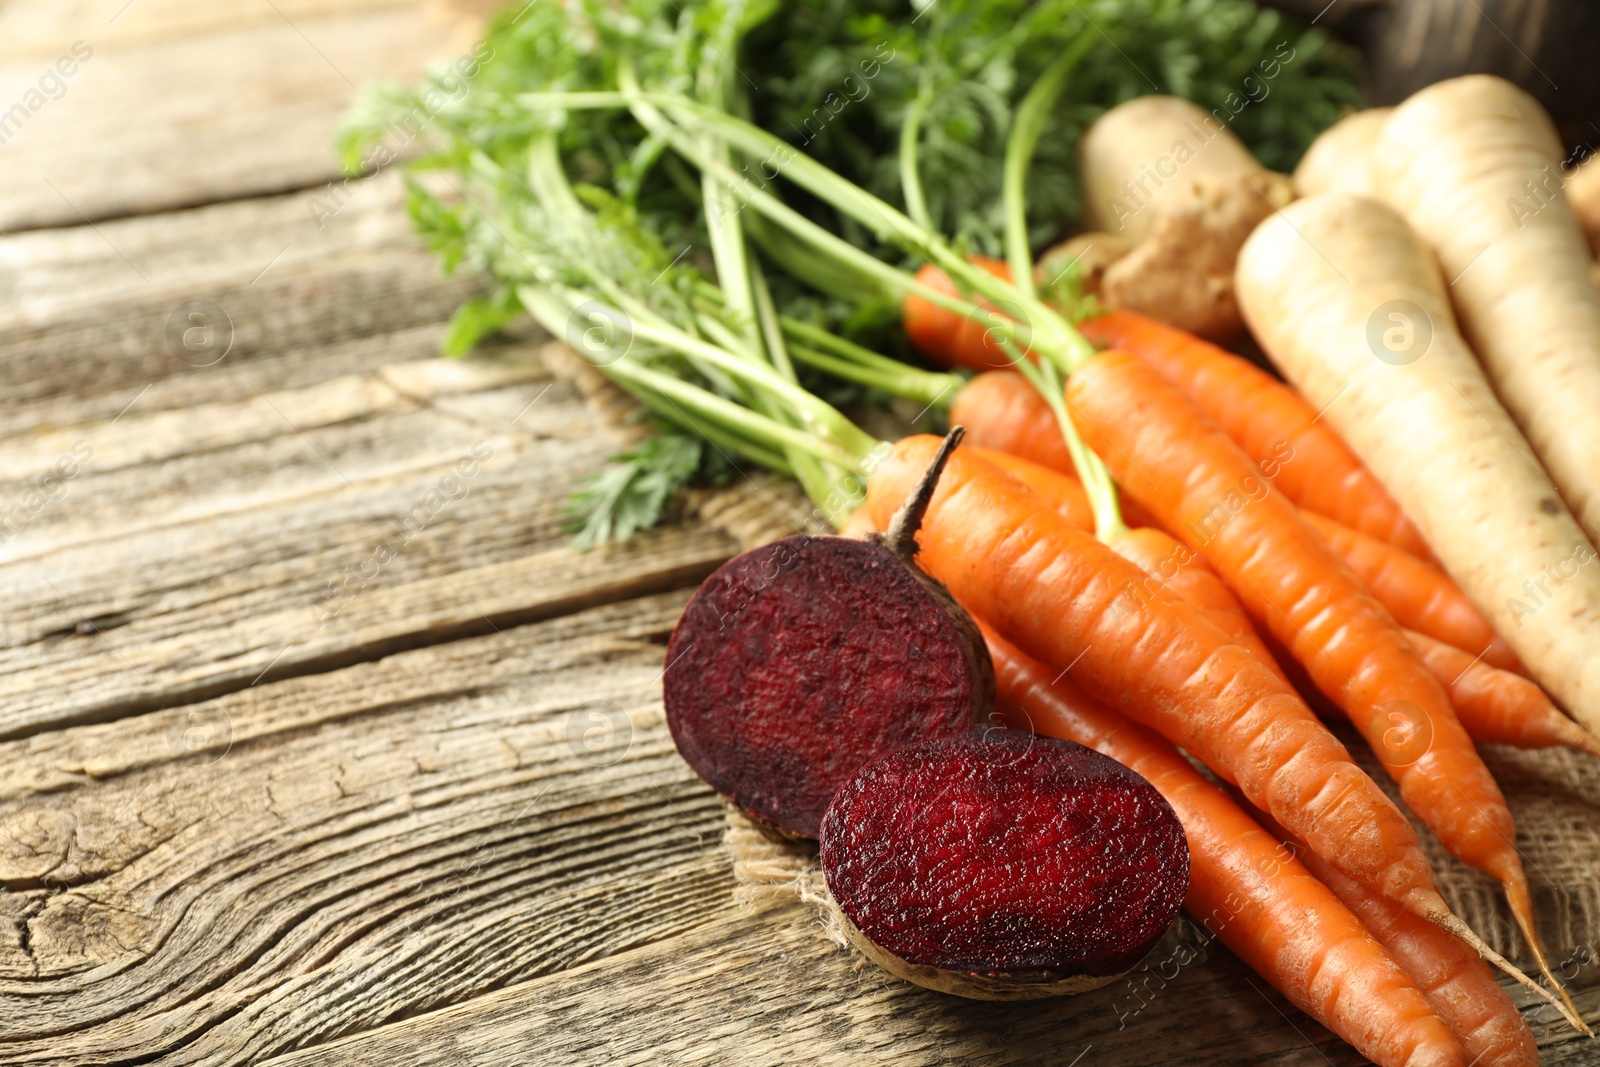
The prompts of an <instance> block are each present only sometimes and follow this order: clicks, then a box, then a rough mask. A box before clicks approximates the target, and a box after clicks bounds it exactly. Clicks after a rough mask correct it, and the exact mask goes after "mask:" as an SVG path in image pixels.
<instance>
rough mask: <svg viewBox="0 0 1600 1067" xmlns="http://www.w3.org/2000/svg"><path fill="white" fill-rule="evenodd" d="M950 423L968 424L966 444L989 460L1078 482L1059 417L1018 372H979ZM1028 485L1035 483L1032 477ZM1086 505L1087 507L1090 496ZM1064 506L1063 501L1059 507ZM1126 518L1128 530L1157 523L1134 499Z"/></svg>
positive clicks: (1125, 508)
mask: <svg viewBox="0 0 1600 1067" xmlns="http://www.w3.org/2000/svg"><path fill="white" fill-rule="evenodd" d="M950 425H952V426H965V427H966V430H967V437H966V440H967V443H968V444H969V445H974V446H977V447H978V448H979V449H981V450H982V452H983V455H984V456H985V457H986V458H988V459H991V460H993V459H994V458H995V454H996V453H1002V454H1004V455H1007V456H1011V457H1014V460H1015V459H1022V460H1026V461H1028V462H1029V463H1030V464H1032V465H1033V466H1035V467H1045V468H1048V469H1049V470H1052V471H1055V472H1056V473H1057V474H1062V475H1065V476H1067V477H1069V478H1071V479H1072V480H1073V481H1074V482H1076V481H1077V468H1075V467H1074V466H1073V465H1072V455H1071V453H1069V452H1068V451H1067V445H1066V442H1065V441H1064V440H1062V437H1061V427H1060V426H1059V425H1058V424H1057V423H1056V417H1055V413H1054V412H1052V411H1051V410H1050V406H1049V405H1048V404H1046V403H1045V402H1044V399H1043V398H1042V397H1040V396H1039V391H1038V390H1037V389H1035V388H1034V387H1033V386H1032V385H1029V384H1028V380H1027V379H1026V378H1024V377H1023V376H1022V375H1020V374H1018V373H1017V372H1015V371H990V372H988V373H986V374H979V375H977V376H975V377H974V378H972V380H970V381H969V382H967V384H966V385H964V386H962V387H961V390H960V391H959V392H957V393H956V395H955V398H954V399H953V400H952V401H951V404H950ZM1014 460H1013V461H1014ZM1007 469H1008V470H1010V468H1007ZM1013 473H1015V472H1014V471H1013ZM1035 480H1037V479H1035ZM1023 481H1028V482H1029V484H1030V485H1032V484H1033V481H1030V479H1028V478H1024V479H1023ZM1081 484H1082V483H1079V485H1080V487H1081ZM1036 488H1037V486H1036ZM1084 502H1085V504H1087V502H1088V498H1087V497H1085V498H1084ZM1063 503H1065V502H1064V501H1058V505H1059V504H1063ZM1122 518H1123V520H1124V521H1125V522H1127V524H1128V525H1129V526H1153V525H1154V524H1155V520H1153V519H1152V518H1151V517H1150V515H1149V513H1148V512H1146V511H1145V510H1144V509H1143V508H1141V507H1139V505H1138V504H1137V503H1136V502H1135V501H1132V500H1124V501H1123V502H1122ZM1083 528H1084V529H1085V530H1093V529H1094V525H1093V523H1092V522H1091V523H1089V524H1088V525H1085V526H1084V527H1083Z"/></svg>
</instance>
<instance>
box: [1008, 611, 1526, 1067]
mask: <svg viewBox="0 0 1600 1067" xmlns="http://www.w3.org/2000/svg"><path fill="white" fill-rule="evenodd" d="M980 625H982V624H981V623H980ZM984 636H985V637H986V638H988V641H989V651H990V653H991V654H992V655H993V657H994V666H995V678H996V681H997V683H998V686H997V688H998V695H999V698H1000V706H1001V713H1002V714H1003V715H1004V716H1005V717H1006V721H1007V723H1008V725H1011V726H1014V727H1016V728H1017V729H1032V730H1034V731H1037V732H1039V733H1042V734H1047V735H1049V736H1051V737H1059V738H1065V739H1067V740H1070V741H1076V742H1078V743H1079V744H1082V745H1085V746H1087V747H1090V748H1093V749H1095V750H1097V751H1099V752H1102V753H1104V754H1105V755H1107V756H1110V757H1111V758H1112V759H1115V760H1117V761H1119V762H1121V763H1122V764H1124V765H1126V766H1127V767H1129V768H1131V769H1132V770H1134V771H1136V772H1138V773H1139V774H1141V775H1143V776H1144V777H1145V778H1146V779H1148V780H1149V782H1150V784H1151V785H1153V786H1155V787H1156V789H1158V790H1159V791H1160V792H1161V795H1162V796H1164V797H1166V799H1167V803H1169V804H1171V805H1172V809H1173V811H1174V812H1175V813H1176V814H1177V816H1178V820H1179V821H1180V822H1182V823H1183V829H1184V833H1185V835H1186V836H1187V837H1188V839H1189V894H1188V896H1187V897H1186V898H1185V900H1184V906H1185V908H1186V909H1187V910H1188V912H1189V914H1190V915H1191V916H1192V917H1194V918H1195V919H1196V920H1197V921H1198V922H1200V923H1202V924H1203V925H1204V926H1205V928H1206V930H1207V931H1208V933H1210V934H1211V935H1212V936H1214V937H1216V938H1217V939H1218V940H1220V941H1221V942H1222V943H1223V944H1225V945H1227V946H1228V948H1230V949H1231V950H1233V952H1234V954H1235V955H1237V956H1239V958H1240V959H1242V960H1244V962H1245V963H1246V964H1248V965H1249V966H1250V967H1251V968H1252V969H1254V970H1255V971H1256V973H1257V974H1259V975H1261V976H1262V977H1263V978H1265V979H1266V980H1267V981H1268V982H1269V983H1271V984H1272V986H1273V987H1274V988H1276V989H1277V990H1278V991H1279V992H1281V993H1283V995H1284V996H1286V997H1287V998H1289V1000H1290V1001H1291V1002H1292V1003H1293V1004H1294V1005H1295V1006H1296V1007H1298V1008H1300V1009H1301V1010H1302V1011H1304V1012H1306V1013H1307V1014H1308V1015H1311V1016H1312V1017H1313V1018H1315V1019H1316V1020H1317V1021H1318V1022H1320V1023H1322V1025H1324V1026H1326V1027H1327V1028H1328V1029H1329V1030H1331V1031H1333V1032H1334V1033H1335V1034H1338V1035H1339V1036H1340V1037H1342V1038H1344V1039H1345V1040H1346V1041H1348V1042H1350V1044H1352V1045H1354V1046H1355V1047H1356V1049H1357V1050H1358V1051H1359V1052H1360V1053H1361V1054H1362V1055H1363V1056H1366V1057H1367V1058H1368V1059H1370V1060H1372V1061H1373V1062H1374V1063H1376V1064H1379V1065H1381V1067H1398V1065H1401V1064H1404V1065H1407V1067H1420V1065H1422V1064H1436V1065H1441V1067H1442V1065H1445V1064H1453V1065H1456V1064H1465V1063H1466V1062H1467V1059H1466V1055H1465V1054H1464V1053H1463V1051H1462V1049H1461V1046H1460V1045H1459V1043H1458V1042H1457V1041H1456V1040H1455V1038H1454V1037H1452V1035H1451V1033H1450V1031H1449V1029H1448V1028H1447V1027H1446V1025H1445V1023H1444V1022H1443V1021H1442V1020H1441V1019H1440V1018H1439V1016H1438V1015H1437V1014H1436V1013H1435V1011H1434V1010H1433V1008H1431V1007H1430V1006H1429V1004H1428V1001H1427V1000H1426V999H1425V998H1424V996H1423V994H1422V992H1421V991H1420V990H1419V989H1418V988H1417V986H1416V984H1415V983H1414V982H1413V981H1412V979H1411V978H1410V977H1408V976H1407V975H1406V973H1405V971H1404V970H1403V969H1402V968H1401V967H1400V965H1399V964H1398V963H1396V961H1395V960H1394V959H1393V958H1392V957H1391V956H1390V955H1389V954H1388V953H1387V952H1386V951H1385V950H1384V949H1383V948H1382V947H1381V946H1380V945H1379V944H1378V942H1376V941H1374V940H1373V939H1372V938H1371V936H1370V935H1369V934H1368V932H1367V931H1366V929H1364V928H1363V927H1362V925H1361V922H1360V921H1359V920H1358V919H1357V918H1356V916H1355V915H1353V914H1351V912H1350V910H1349V909H1348V908H1347V907H1345V906H1344V905H1343V904H1341V903H1340V902H1339V901H1338V900H1337V899H1336V898H1335V897H1334V895H1333V894H1332V893H1331V892H1329V890H1328V889H1327V888H1326V887H1325V886H1323V885H1322V884H1321V883H1320V882H1318V881H1317V879H1316V878H1315V877H1313V876H1312V875H1311V873H1310V872H1309V871H1307V870H1306V868H1305V867H1304V866H1302V864H1301V863H1300V862H1299V861H1298V860H1297V859H1296V858H1295V857H1294V855H1293V854H1292V853H1291V852H1289V851H1288V850H1287V849H1285V848H1284V846H1282V845H1281V844H1279V843H1278V842H1277V841H1276V840H1274V839H1273V838H1272V836H1271V835H1269V834H1268V833H1266V832H1265V831H1264V830H1262V829H1261V828H1260V827H1259V826H1257V825H1256V824H1255V823H1254V822H1252V821H1251V819H1250V817H1249V816H1248V815H1246V814H1245V813H1244V812H1243V811H1241V810H1240V808H1239V806H1238V805H1237V804H1235V803H1234V802H1233V801H1232V800H1231V799H1230V798H1229V797H1228V796H1227V794H1226V793H1224V792H1223V791H1222V790H1221V789H1218V788H1217V787H1216V786H1215V785H1213V784H1211V783H1210V782H1209V781H1207V780H1206V779H1205V777H1204V776H1202V775H1201V774H1200V773H1199V772H1198V771H1196V770H1195V769H1194V768H1193V767H1191V766H1190V765H1189V763H1188V761H1187V760H1185V759H1184V758H1183V756H1182V755H1180V754H1179V753H1178V751H1177V750H1176V749H1175V748H1173V747H1172V745H1171V743H1170V742H1168V741H1166V740H1163V739H1162V738H1161V737H1159V736H1157V735H1156V734H1155V733H1153V732H1152V731H1150V730H1147V729H1145V728H1143V727H1141V726H1138V725H1136V724H1134V723H1132V722H1129V721H1128V720H1127V719H1125V718H1123V716H1121V715H1120V714H1118V713H1117V712H1115V711H1113V710H1111V709H1110V708H1108V707H1106V706H1105V705H1104V704H1101V703H1098V702H1097V701H1095V700H1093V699H1091V698H1090V697H1088V696H1086V695H1085V694H1084V693H1083V692H1082V691H1081V690H1078V689H1077V688H1076V687H1074V686H1073V685H1072V684H1071V683H1070V682H1068V681H1066V680H1064V679H1054V680H1052V679H1053V677H1054V675H1055V671H1054V670H1052V669H1049V668H1046V667H1044V666H1043V665H1041V664H1040V663H1038V662H1036V661H1034V660H1032V659H1030V658H1029V657H1027V656H1025V655H1024V654H1023V653H1021V652H1020V651H1018V650H1017V649H1016V648H1015V647H1014V646H1013V645H1011V644H1010V643H1009V642H1007V641H1005V640H1004V639H1003V638H1001V637H1000V636H999V635H998V634H996V633H995V632H994V630H992V629H991V628H989V627H987V626H984ZM1396 910H1399V911H1400V913H1401V914H1403V915H1408V917H1409V913H1406V912H1404V911H1403V910H1401V909H1398V908H1397V909H1396ZM1416 921H1417V922H1419V923H1421V920H1416ZM1421 925H1423V926H1428V924H1426V923H1421ZM1429 928H1430V929H1432V927H1429ZM1441 936H1444V937H1445V938H1446V939H1447V940H1451V939H1450V938H1449V936H1448V935H1444V934H1442V931H1441ZM1503 995H1504V994H1502V996H1503ZM1113 1006H1115V1005H1113Z"/></svg>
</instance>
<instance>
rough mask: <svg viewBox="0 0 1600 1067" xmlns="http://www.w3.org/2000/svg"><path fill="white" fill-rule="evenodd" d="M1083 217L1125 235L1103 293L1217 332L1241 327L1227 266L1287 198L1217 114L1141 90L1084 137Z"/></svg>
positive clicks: (1284, 183) (1283, 186)
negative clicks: (1124, 250)
mask: <svg viewBox="0 0 1600 1067" xmlns="http://www.w3.org/2000/svg"><path fill="white" fill-rule="evenodd" d="M1078 157H1079V165H1080V168H1081V170H1082V174H1083V222H1084V224H1085V225H1086V226H1087V227H1088V228H1089V229H1091V230H1098V231H1104V232H1107V233H1110V234H1112V235H1114V236H1116V237H1119V238H1122V239H1123V240H1124V241H1126V242H1127V244H1128V247H1129V251H1128V252H1127V253H1126V254H1124V255H1122V256H1120V257H1119V258H1117V259H1116V260H1115V261H1114V262H1111V263H1109V264H1108V265H1106V267H1105V269H1104V272H1103V274H1102V276H1101V277H1100V289H1099V295H1100V296H1101V297H1102V298H1103V299H1104V300H1105V302H1106V303H1107V304H1109V305H1110V306H1112V307H1122V308H1130V309H1132V310H1134V311H1140V312H1143V313H1144V314H1147V315H1152V316H1154V317H1156V318H1159V319H1161V320H1162V321H1163V322H1166V323H1169V324H1171V325H1173V326H1177V327H1180V328H1182V329H1185V330H1188V331H1189V332H1191V333H1195V334H1199V335H1200V336H1202V337H1206V338H1210V339H1212V340H1216V341H1228V340H1231V339H1232V338H1233V337H1235V336H1237V334H1238V332H1239V330H1240V327H1241V325H1242V323H1241V322H1240V319H1239V308H1238V305H1237V304H1236V303H1235V302H1234V299H1233V266H1234V262H1235V260H1236V259H1237V258H1238V255H1239V246H1240V245H1241V244H1243V243H1244V239H1245V238H1246V237H1247V236H1249V234H1250V231H1251V230H1253V229H1255V227H1256V225H1257V224H1258V223H1259V222H1260V221H1261V220H1262V219H1264V218H1266V217H1267V216H1268V215H1270V214H1272V212H1274V211H1276V210H1277V209H1278V208H1280V207H1282V206H1283V205H1284V204H1287V203H1288V202H1289V201H1290V200H1291V199H1292V198H1293V195H1294V194H1293V191H1292V190H1291V189H1290V185H1289V179H1288V178H1287V177H1285V176H1284V175H1282V174H1277V173H1274V172H1273V171H1269V170H1266V169H1265V168H1263V167H1262V166H1261V164H1260V163H1259V162H1257V161H1256V158H1255V157H1254V156H1252V155H1251V154H1250V151H1249V149H1247V148H1245V146H1244V144H1243V143H1242V142H1241V141H1240V140H1239V139H1238V138H1237V137H1235V136H1234V135H1233V131H1231V130H1229V129H1228V128H1227V126H1225V125H1224V124H1223V123H1222V121H1221V120H1220V119H1219V118H1217V117H1216V116H1215V115H1213V114H1212V113H1210V112H1208V111H1204V110H1202V109H1201V108H1199V107H1198V106H1196V105H1194V104H1192V103H1190V102H1189V101H1187V100H1180V99H1178V98H1177V97H1171V96H1142V97H1139V98H1137V99H1134V100H1130V101H1128V102H1127V103H1125V104H1119V105H1118V106H1117V107H1114V108H1112V109H1111V110H1110V111H1108V112H1106V113H1105V114H1104V115H1103V116H1101V117H1100V119H1099V121H1097V122H1096V123H1095V124H1094V125H1093V126H1091V127H1090V128H1089V129H1088V131H1087V132H1085V133H1084V135H1083V141H1082V142H1081V144H1080V145H1079V150H1078Z"/></svg>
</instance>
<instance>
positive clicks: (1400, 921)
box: [997, 661, 1539, 1067]
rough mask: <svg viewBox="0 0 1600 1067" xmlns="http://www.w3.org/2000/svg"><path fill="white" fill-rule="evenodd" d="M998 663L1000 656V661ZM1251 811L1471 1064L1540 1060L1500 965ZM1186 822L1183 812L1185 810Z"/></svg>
mask: <svg viewBox="0 0 1600 1067" xmlns="http://www.w3.org/2000/svg"><path fill="white" fill-rule="evenodd" d="M997 662H998V661H997ZM1245 810H1246V811H1247V813H1248V814H1249V815H1250V816H1251V817H1252V818H1254V819H1255V820H1256V821H1257V822H1259V823H1260V824H1261V826H1262V827H1263V828H1264V829H1266V830H1267V831H1268V832H1270V833H1272V834H1275V835H1276V836H1277V837H1279V838H1280V839H1282V840H1283V842H1284V843H1285V844H1286V845H1287V846H1288V847H1289V848H1291V849H1292V850H1293V853H1294V856H1295V858H1297V859H1298V860H1300V862H1301V863H1304V864H1305V866H1306V869H1307V870H1309V871H1310V872H1311V873H1312V874H1313V875H1314V876H1315V877H1316V878H1317V880H1318V881H1320V882H1321V883H1322V884H1323V885H1325V886H1327V887H1328V889H1329V890H1331V891H1332V892H1333V895H1334V896H1336V897H1338V898H1339V901H1340V902H1341V903H1342V904H1344V906H1345V907H1347V908H1349V909H1350V911H1351V912H1353V913H1354V914H1355V916H1356V918H1358V919H1360V920H1361V924H1362V925H1363V926H1365V927H1366V928H1367V929H1368V930H1369V931H1371V933H1372V936H1373V937H1375V938H1377V940H1378V944H1380V945H1382V946H1383V947H1384V948H1385V949H1386V950H1388V952H1389V954H1390V955H1391V956H1393V957H1394V959H1395V961H1396V962H1398V963H1399V964H1400V966H1401V967H1403V968H1405V971H1406V973H1407V974H1408V975H1410V976H1411V978H1412V980H1413V981H1415V982H1416V983H1417V986H1418V988H1419V989H1421V991H1422V995H1423V996H1425V997H1427V999H1428V1003H1429V1004H1431V1005H1432V1006H1433V1010H1434V1011H1435V1012H1437V1013H1438V1014H1439V1018H1441V1019H1442V1020H1444V1023H1445V1025H1446V1026H1448V1027H1449V1028H1450V1032H1451V1033H1453V1034H1455V1036H1456V1037H1457V1038H1458V1039H1459V1040H1460V1042H1461V1045H1462V1047H1463V1048H1464V1049H1465V1050H1466V1053H1467V1055H1468V1056H1471V1057H1472V1067H1538V1063H1539V1046H1538V1043H1537V1042H1536V1041H1534V1038H1533V1031H1531V1030H1529V1029H1528V1023H1527V1020H1525V1019H1523V1017H1522V1013H1521V1012H1520V1011H1518V1010H1517V1006H1516V1005H1515V1004H1513V1003H1512V1002H1511V998H1510V997H1508V996H1506V991H1505V990H1504V989H1502V988H1501V987H1500V983H1499V982H1497V981H1495V978H1494V972H1492V971H1490V970H1489V968H1488V967H1486V966H1484V963H1483V961H1482V960H1480V959H1479V958H1478V957H1477V955H1476V954H1475V953H1474V952H1473V951H1472V950H1471V949H1470V948H1468V947H1467V946H1466V945H1464V944H1462V943H1461V942H1460V941H1459V940H1457V939H1456V938H1453V937H1451V936H1450V935H1449V934H1447V933H1445V932H1444V931H1443V930H1441V929H1439V928H1438V927H1437V926H1434V925H1433V924H1432V923H1428V922H1423V921H1422V920H1421V919H1419V918H1417V917H1416V916H1415V915H1412V914H1411V913H1410V912H1408V911H1406V910H1405V909H1404V908H1400V907H1396V906H1395V904H1394V903H1393V902H1391V901H1388V900H1385V899H1383V898H1382V897H1380V896H1378V895H1377V894H1376V893H1372V892H1370V891H1368V890H1367V889H1366V888H1364V887H1363V886H1361V885H1360V884H1359V883H1358V882H1356V881H1355V880H1354V879H1352V878H1350V877H1349V876H1347V875H1346V874H1345V873H1344V872H1343V871H1341V870H1339V869H1338V868H1337V867H1335V866H1333V865H1332V864H1331V863H1329V862H1328V861H1327V860H1325V859H1323V858H1322V857H1321V856H1319V855H1317V854H1316V853H1315V852H1312V851H1311V850H1310V849H1308V848H1305V847H1304V846H1303V845H1301V844H1300V843H1299V842H1298V841H1296V840H1294V838H1293V837H1292V836H1291V835H1288V834H1286V833H1284V831H1283V828H1282V827H1280V826H1278V825H1277V824H1276V823H1275V822H1273V820H1272V816H1270V815H1263V814H1262V813H1261V812H1259V811H1256V810H1255V809H1254V808H1249V807H1247V808H1246V809H1245ZM1180 821H1181V816H1180Z"/></svg>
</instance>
